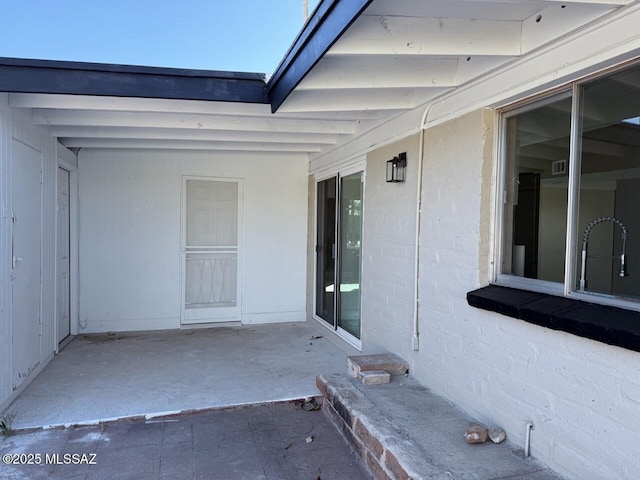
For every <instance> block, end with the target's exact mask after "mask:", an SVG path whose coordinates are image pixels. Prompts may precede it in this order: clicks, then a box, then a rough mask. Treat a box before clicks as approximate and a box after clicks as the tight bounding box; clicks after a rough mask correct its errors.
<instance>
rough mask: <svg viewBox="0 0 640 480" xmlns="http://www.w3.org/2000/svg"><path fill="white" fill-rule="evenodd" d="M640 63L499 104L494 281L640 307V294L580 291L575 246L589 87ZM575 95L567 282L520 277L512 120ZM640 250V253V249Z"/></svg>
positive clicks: (572, 102) (635, 61) (570, 170)
mask: <svg viewBox="0 0 640 480" xmlns="http://www.w3.org/2000/svg"><path fill="white" fill-rule="evenodd" d="M638 66H640V61H638V59H635V60H633V61H630V62H625V63H624V64H621V65H616V66H612V67H608V68H606V69H605V70H602V71H600V72H597V73H595V74H591V75H588V76H586V77H582V78H579V79H576V80H573V81H572V82H570V83H569V84H565V85H563V86H560V87H558V88H555V89H553V90H550V91H547V92H544V93H543V94H540V95H535V96H533V97H528V98H526V99H522V100H520V101H518V102H517V103H514V104H511V105H508V106H505V107H503V108H500V109H498V112H497V113H498V116H499V119H498V131H497V149H496V154H497V163H498V165H497V169H496V195H495V221H494V225H495V229H494V235H495V237H494V242H493V244H494V252H493V281H492V283H493V284H495V285H498V286H504V287H511V288H516V289H521V290H528V291H532V292H538V293H543V294H549V295H554V296H563V297H567V298H571V299H574V300H580V301H586V302H591V303H596V304H602V305H608V306H615V307H621V308H624V309H628V310H635V311H640V299H637V300H636V299H632V298H629V297H623V296H616V295H614V294H604V293H597V292H580V291H578V289H577V280H576V274H577V269H578V252H577V251H576V249H575V245H576V240H577V239H578V238H579V236H580V232H578V217H579V205H580V176H581V171H582V165H581V163H582V152H581V146H582V132H581V121H582V106H583V87H584V85H585V84H587V83H589V82H593V81H596V80H598V79H600V78H605V77H607V76H610V75H614V74H616V73H618V72H621V71H623V70H625V69H628V68H633V67H638ZM563 98H564V99H566V98H571V127H570V138H569V177H568V191H567V196H568V198H567V224H566V226H567V230H566V238H565V257H564V258H565V270H564V282H562V283H559V282H558V283H556V282H551V281H545V280H539V279H533V278H524V277H518V276H515V275H512V274H507V273H502V262H503V253H504V248H503V247H504V234H505V214H506V213H507V209H506V208H505V205H506V203H505V201H506V195H507V187H508V185H507V178H506V173H507V171H508V165H507V163H508V159H507V123H508V120H509V119H510V118H512V117H514V116H516V115H519V114H522V113H525V112H528V111H531V110H534V109H536V108H540V107H542V106H544V105H546V104H549V103H552V102H555V101H558V100H562V99H563ZM639 253H640V252H639Z"/></svg>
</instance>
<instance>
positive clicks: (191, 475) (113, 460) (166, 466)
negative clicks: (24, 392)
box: [0, 403, 370, 480]
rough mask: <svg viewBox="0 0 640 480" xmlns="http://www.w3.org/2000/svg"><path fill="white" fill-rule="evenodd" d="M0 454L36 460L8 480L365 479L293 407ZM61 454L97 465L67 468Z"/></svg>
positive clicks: (97, 432) (6, 446) (330, 432)
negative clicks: (35, 456) (37, 459)
mask: <svg viewBox="0 0 640 480" xmlns="http://www.w3.org/2000/svg"><path fill="white" fill-rule="evenodd" d="M307 439H310V442H307ZM0 452H1V453H2V454H3V455H4V454H40V455H41V460H40V462H41V463H40V465H22V466H19V465H1V466H0V478H2V479H13V480H23V479H24V480H26V479H29V480H39V479H50V480H102V479H104V480H117V479H127V480H129V479H131V480H133V479H135V480H147V479H148V480H151V479H153V480H157V479H171V480H183V479H184V480H193V479H207V480H244V479H247V480H248V479H251V480H288V479H291V480H304V479H308V480H316V479H322V480H345V479H349V480H367V479H370V476H369V475H368V474H367V473H365V471H364V469H363V467H362V465H361V463H360V461H359V459H358V458H357V456H355V455H354V454H353V453H352V452H351V451H350V449H349V448H348V447H347V445H346V444H345V443H344V441H343V439H342V438H341V437H340V435H339V434H338V432H337V431H336V429H335V428H334V427H333V425H331V424H330V423H329V421H328V420H327V418H326V417H325V416H324V415H323V414H322V412H320V411H310V412H307V411H304V410H302V409H300V408H296V406H295V405H294V404H292V403H286V404H271V405H265V406H259V407H245V408H240V409H228V410H220V411H215V412H209V413H200V414H192V415H183V416H177V417H174V418H166V419H156V420H153V421H146V422H145V421H136V422H131V421H121V422H117V423H113V424H107V425H101V426H93V427H78V428H70V429H58V430H39V431H37V432H33V433H27V434H19V435H14V436H10V437H6V438H5V437H0ZM65 453H67V454H77V455H78V457H76V458H77V459H78V460H79V461H80V460H82V458H83V457H82V455H83V454H84V455H86V457H85V459H86V461H87V462H92V463H94V464H93V465H89V464H87V463H80V464H76V465H73V464H67V465H65V464H64V462H65V457H64V454H65ZM47 454H48V455H49V457H46V455H47ZM55 454H57V456H55ZM94 455H95V456H94ZM67 458H69V462H71V461H72V459H73V457H67ZM47 459H49V460H54V463H48V464H47V463H46V461H47ZM56 463H57V464H56Z"/></svg>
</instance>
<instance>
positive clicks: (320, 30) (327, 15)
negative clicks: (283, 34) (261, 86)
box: [268, 0, 373, 113]
mask: <svg viewBox="0 0 640 480" xmlns="http://www.w3.org/2000/svg"><path fill="white" fill-rule="evenodd" d="M372 2H373V0H323V1H321V2H320V4H319V5H318V7H317V8H316V10H315V11H314V12H313V15H312V16H311V17H310V18H309V20H307V23H305V25H304V27H303V29H302V31H301V32H300V34H299V35H298V37H297V38H296V40H295V42H294V43H293V45H292V46H291V48H289V51H288V52H287V54H286V55H285V57H284V59H283V60H282V62H280V65H279V66H278V68H277V69H276V71H275V73H274V74H273V76H272V77H271V79H270V80H269V84H268V92H269V98H270V99H271V111H272V112H274V113H275V112H276V111H277V110H278V108H280V105H282V103H283V102H284V101H285V100H286V98H287V97H288V96H289V94H291V92H292V91H293V90H294V89H295V88H296V86H297V85H298V84H299V83H300V82H301V81H302V79H303V78H304V77H305V76H306V75H307V73H309V72H310V71H311V69H312V68H313V67H314V66H315V65H316V63H318V61H320V59H321V58H322V56H323V55H324V54H325V53H327V51H328V50H329V49H330V48H331V46H332V45H333V44H334V43H335V42H336V41H337V40H338V39H339V38H340V36H341V35H342V34H343V33H344V32H345V31H346V30H347V29H348V28H349V26H350V25H351V24H352V23H353V22H355V21H356V19H357V18H358V17H359V16H360V14H361V13H362V12H363V11H364V10H365V9H366V8H367V7H368V6H369V5H370V4H371V3H372Z"/></svg>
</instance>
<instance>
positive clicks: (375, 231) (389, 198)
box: [362, 135, 420, 358]
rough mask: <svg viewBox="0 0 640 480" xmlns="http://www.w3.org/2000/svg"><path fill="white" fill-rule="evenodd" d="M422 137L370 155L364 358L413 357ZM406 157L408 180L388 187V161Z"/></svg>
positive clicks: (364, 269)
mask: <svg viewBox="0 0 640 480" xmlns="http://www.w3.org/2000/svg"><path fill="white" fill-rule="evenodd" d="M419 141H420V135H413V136H410V137H407V138H406V139H404V140H402V141H400V142H395V143H393V144H392V145H389V146H386V147H383V148H380V149H377V150H375V151H372V152H370V153H369V154H368V155H367V164H366V170H365V173H366V176H365V194H364V198H365V211H364V212H365V213H364V215H365V217H364V222H363V238H362V245H363V255H362V318H363V329H362V345H363V351H364V352H365V353H369V352H371V353H381V352H393V353H396V354H398V355H400V356H401V357H403V358H409V356H410V354H411V352H412V344H411V339H412V336H413V328H412V327H413V299H414V298H415V293H414V274H413V272H414V268H415V241H416V229H415V225H416V208H417V196H418V190H417V188H418V155H419V152H418V150H419ZM403 152H406V154H407V170H406V181H405V182H404V183H387V182H386V166H387V160H390V159H392V158H393V157H395V156H397V155H398V154H400V153H403Z"/></svg>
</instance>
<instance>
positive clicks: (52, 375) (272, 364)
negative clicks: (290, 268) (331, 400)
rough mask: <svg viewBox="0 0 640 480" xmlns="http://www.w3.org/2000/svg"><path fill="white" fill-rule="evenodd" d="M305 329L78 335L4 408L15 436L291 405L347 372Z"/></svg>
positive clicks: (335, 353)
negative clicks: (320, 382)
mask: <svg viewBox="0 0 640 480" xmlns="http://www.w3.org/2000/svg"><path fill="white" fill-rule="evenodd" d="M322 335H323V333H322V332H321V331H318V330H316V329H314V328H312V327H311V326H309V325H307V324H305V323H286V324H271V325H250V326H242V327H218V328H210V329H196V330H175V331H159V332H144V333H120V334H87V335H79V336H77V337H76V338H75V339H74V340H73V341H72V342H71V343H70V344H69V345H67V347H66V348H65V349H64V350H63V351H62V352H61V353H60V354H59V355H58V356H57V357H56V358H54V359H53V361H52V362H51V363H50V364H49V365H47V367H46V368H45V369H44V370H43V372H42V373H41V374H40V375H39V376H38V377H37V378H36V379H35V380H34V381H33V382H32V383H31V384H30V385H29V386H28V387H27V388H26V389H25V391H24V392H23V393H22V394H21V395H20V396H19V397H18V398H17V399H16V400H15V401H14V402H13V403H12V404H11V405H10V407H9V408H8V409H7V411H8V412H13V413H15V414H16V417H15V421H14V428H16V429H24V428H37V427H49V426H57V425H68V424H84V423H94V422H98V421H104V420H110V419H116V418H121V417H131V416H138V415H147V416H155V415H158V414H166V413H174V412H180V411H184V410H195V409H207V408H216V407H224V406H231V405H242V404H253V403H263V402H274V401H282V400H292V399H299V398H304V397H311V396H315V395H319V392H318V390H317V389H316V386H315V378H316V376H317V375H319V374H321V373H329V372H344V371H345V370H346V364H345V361H346V356H347V354H346V353H345V352H344V351H342V350H341V349H340V348H338V347H337V346H336V345H335V344H334V343H332V342H331V341H330V340H329V339H327V338H326V336H325V337H320V338H318V337H319V336H322Z"/></svg>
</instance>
